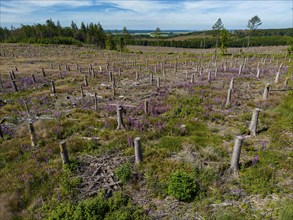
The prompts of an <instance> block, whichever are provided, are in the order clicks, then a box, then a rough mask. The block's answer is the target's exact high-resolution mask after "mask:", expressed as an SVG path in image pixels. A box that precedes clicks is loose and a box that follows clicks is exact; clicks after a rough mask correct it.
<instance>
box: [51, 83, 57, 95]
mask: <svg viewBox="0 0 293 220" xmlns="http://www.w3.org/2000/svg"><path fill="white" fill-rule="evenodd" d="M51 84H52V88H51V92H52V94H55V93H56V89H55V83H54V81H53V80H52V81H51Z"/></svg>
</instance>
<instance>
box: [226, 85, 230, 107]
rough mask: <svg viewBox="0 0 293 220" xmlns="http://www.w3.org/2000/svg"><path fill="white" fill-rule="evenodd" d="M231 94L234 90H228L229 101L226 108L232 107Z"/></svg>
mask: <svg viewBox="0 0 293 220" xmlns="http://www.w3.org/2000/svg"><path fill="white" fill-rule="evenodd" d="M231 93H232V89H228V94H227V100H226V105H225V106H226V107H229V106H230V105H231Z"/></svg>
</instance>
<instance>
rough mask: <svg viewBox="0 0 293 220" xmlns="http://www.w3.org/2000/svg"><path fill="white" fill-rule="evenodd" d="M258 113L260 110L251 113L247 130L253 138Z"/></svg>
mask: <svg viewBox="0 0 293 220" xmlns="http://www.w3.org/2000/svg"><path fill="white" fill-rule="evenodd" d="M259 112H260V109H259V108H256V109H254V110H253V113H252V118H251V122H250V126H249V130H250V132H251V134H252V135H253V136H256V131H257V124H258V116H259Z"/></svg>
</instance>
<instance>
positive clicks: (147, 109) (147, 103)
mask: <svg viewBox="0 0 293 220" xmlns="http://www.w3.org/2000/svg"><path fill="white" fill-rule="evenodd" d="M144 113H145V114H146V115H147V114H148V113H149V101H148V100H145V101H144Z"/></svg>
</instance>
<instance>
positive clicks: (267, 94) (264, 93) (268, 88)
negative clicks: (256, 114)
mask: <svg viewBox="0 0 293 220" xmlns="http://www.w3.org/2000/svg"><path fill="white" fill-rule="evenodd" d="M270 86H271V85H270V84H269V83H267V84H266V86H265V89H264V92H263V96H262V97H263V100H267V99H268V97H269V90H270Z"/></svg>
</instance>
